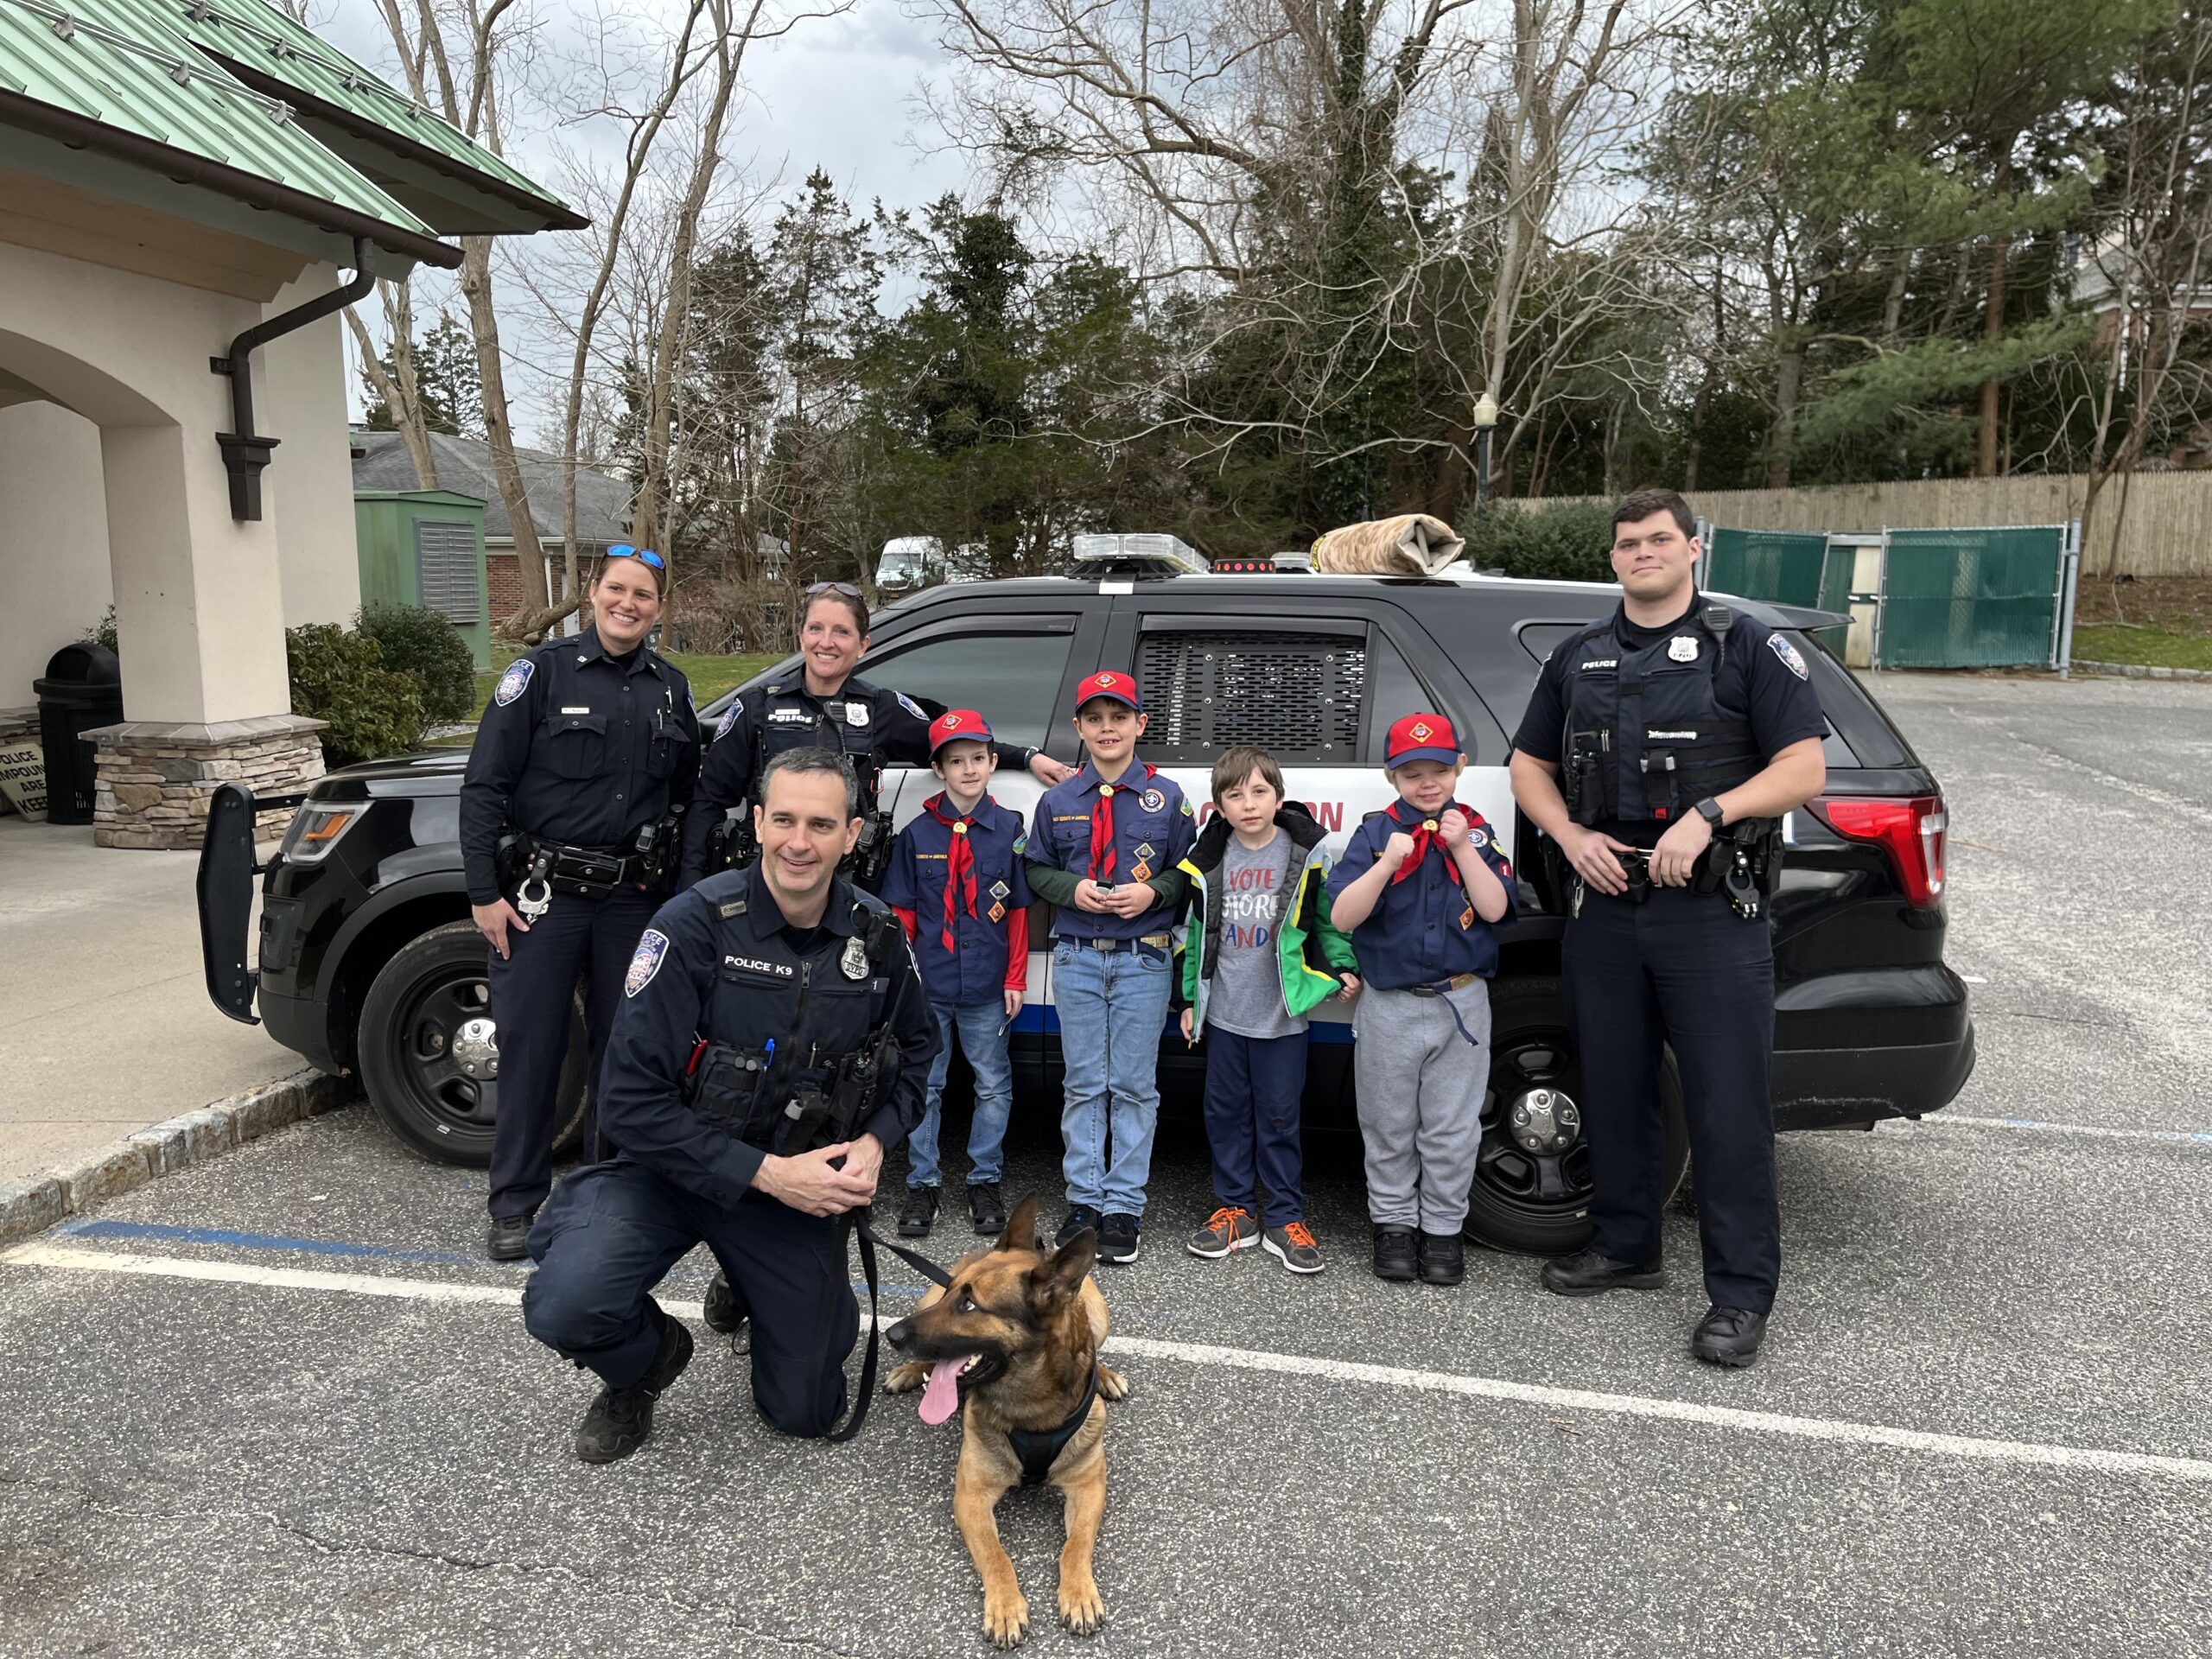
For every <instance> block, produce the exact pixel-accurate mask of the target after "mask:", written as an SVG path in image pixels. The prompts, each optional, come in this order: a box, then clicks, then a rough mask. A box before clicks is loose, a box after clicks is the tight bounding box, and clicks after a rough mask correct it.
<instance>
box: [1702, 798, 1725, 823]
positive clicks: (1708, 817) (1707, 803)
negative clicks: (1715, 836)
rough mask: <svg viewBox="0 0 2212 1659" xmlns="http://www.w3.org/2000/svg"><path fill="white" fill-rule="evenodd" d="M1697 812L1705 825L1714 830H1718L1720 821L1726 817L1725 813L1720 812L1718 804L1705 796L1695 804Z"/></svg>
mask: <svg viewBox="0 0 2212 1659" xmlns="http://www.w3.org/2000/svg"><path fill="white" fill-rule="evenodd" d="M1697 811H1698V816H1699V817H1701V818H1703V819H1704V820H1705V821H1706V822H1707V823H1709V824H1711V825H1712V826H1713V828H1714V829H1719V828H1720V823H1721V820H1722V819H1724V818H1726V817H1727V816H1728V815H1727V814H1726V812H1723V811H1722V810H1720V803H1719V801H1716V800H1714V799H1713V797H1712V796H1710V795H1708V796H1707V797H1706V798H1704V799H1703V800H1701V801H1700V802H1699V803H1698V804H1697Z"/></svg>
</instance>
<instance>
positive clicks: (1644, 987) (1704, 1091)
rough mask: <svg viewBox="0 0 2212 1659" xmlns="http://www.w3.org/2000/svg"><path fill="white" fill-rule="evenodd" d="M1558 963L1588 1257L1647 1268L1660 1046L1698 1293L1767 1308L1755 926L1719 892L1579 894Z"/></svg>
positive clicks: (1765, 954) (1762, 1042)
mask: <svg viewBox="0 0 2212 1659" xmlns="http://www.w3.org/2000/svg"><path fill="white" fill-rule="evenodd" d="M1562 968H1563V971H1564V975H1565V978H1566V982H1567V1018H1568V1020H1569V1021H1570V1023H1571V1024H1572V1025H1573V1027H1574V1032H1575V1039H1576V1047H1577V1050H1578V1052H1579V1053H1580V1058H1581V1065H1582V1096H1581V1104H1582V1122H1583V1128H1584V1132H1585V1133H1586V1135H1588V1137H1589V1141H1590V1167H1591V1173H1592V1178H1593V1179H1594V1182H1595V1184H1596V1189H1597V1190H1596V1192H1595V1193H1594V1194H1593V1195H1592V1199H1591V1204H1590V1219H1591V1220H1592V1222H1593V1223H1595V1224H1596V1225H1597V1229H1598V1236H1597V1238H1596V1240H1595V1241H1594V1243H1596V1246H1597V1248H1598V1249H1600V1250H1602V1251H1603V1252H1604V1253H1605V1255H1609V1256H1611V1257H1612V1258H1613V1259H1614V1260H1615V1261H1617V1262H1656V1261H1657V1260H1658V1259H1659V1211H1660V1206H1661V1205H1662V1204H1663V1203H1664V1202H1665V1201H1666V1194H1665V1193H1663V1192H1661V1190H1660V1182H1661V1179H1662V1173H1663V1166H1664V1163H1665V1153H1666V1124H1665V1121H1664V1117H1663V1116H1662V1108H1661V1104H1660V1098H1659V1063H1660V1045H1661V1044H1662V1042H1665V1043H1669V1044H1671V1045H1672V1046H1673V1047H1674V1050H1675V1061H1676V1063H1677V1064H1678V1065H1680V1067H1681V1077H1682V1106H1683V1110H1684V1114H1685V1116H1687V1117H1688V1121H1689V1134H1690V1160H1691V1162H1690V1169H1691V1179H1693V1180H1694V1182H1695V1183H1696V1188H1697V1220H1698V1236H1699V1239H1700V1242H1701V1243H1703V1245H1704V1249H1705V1288H1706V1294H1707V1295H1709V1296H1710V1297H1711V1298H1712V1299H1713V1301H1714V1302H1716V1303H1718V1304H1719V1305H1720V1306H1724V1307H1744V1308H1749V1309H1750V1310H1751V1312H1753V1313H1765V1312H1767V1311H1768V1310H1769V1309H1770V1307H1772V1306H1773V1305H1774V1292H1775V1286H1776V1284H1777V1282H1778V1281H1779V1280H1780V1278H1781V1274H1782V1216H1781V1207H1780V1204H1779V1201H1778V1199H1777V1197H1776V1193H1775V1178H1774V1098H1773V1093H1772V1089H1771V1075H1772V1071H1773V1066H1774V944H1773V938H1772V936H1771V934H1770V932H1769V931H1768V925H1767V923H1766V922H1765V921H1764V919H1762V920H1759V921H1757V922H1746V921H1744V920H1742V919H1740V918H1738V916H1737V914H1736V912H1734V911H1733V910H1732V909H1731V908H1730V907H1729V905H1728V900H1727V898H1726V895H1725V894H1722V893H1697V892H1694V891H1692V890H1691V889H1689V888H1687V887H1657V888H1655V889H1653V891H1652V894H1651V898H1650V900H1649V903H1646V904H1642V905H1632V904H1630V902H1629V901H1628V900H1627V899H1609V898H1607V897H1606V896H1605V894H1603V893H1599V892H1597V891H1595V890H1594V889H1593V890H1592V891H1590V892H1589V893H1586V895H1585V897H1584V899H1583V901H1582V914H1581V915H1580V917H1579V918H1576V919H1575V920H1573V921H1572V922H1570V923H1568V924H1567V942H1566V944H1565V946H1564V950H1563V962H1562Z"/></svg>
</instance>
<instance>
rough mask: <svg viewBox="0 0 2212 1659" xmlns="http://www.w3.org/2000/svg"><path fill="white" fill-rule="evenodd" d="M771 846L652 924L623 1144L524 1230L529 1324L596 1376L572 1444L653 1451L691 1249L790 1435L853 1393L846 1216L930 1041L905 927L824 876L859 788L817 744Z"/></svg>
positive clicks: (760, 1391) (627, 1076) (925, 1060)
mask: <svg viewBox="0 0 2212 1659" xmlns="http://www.w3.org/2000/svg"><path fill="white" fill-rule="evenodd" d="M754 823H755V826H756V829H757V831H758V833H759V836H760V859H759V860H758V861H756V862H755V863H753V864H752V865H751V866H749V867H747V868H745V869H742V870H732V871H728V872H726V873H724V874H719V875H715V876H710V877H709V878H708V879H707V880H704V881H702V882H700V883H699V884H698V885H697V886H696V887H692V888H690V890H689V891H688V892H686V893H683V894H682V895H681V896H679V897H678V898H677V899H673V900H671V902H670V903H669V904H667V905H665V906H662V908H661V910H660V912H659V913H658V914H657V915H656V916H655V917H654V918H653V925H652V927H651V928H649V929H648V930H646V932H645V937H644V938H643V939H641V940H640V941H639V944H638V952H637V956H636V957H635V958H634V959H633V960H632V962H631V964H630V971H629V975H628V977H627V979H626V981H625V982H624V986H623V991H624V1001H623V1004H622V1007H621V1010H620V1013H619V1014H617V1015H616V1017H615V1021H614V1031H613V1036H612V1037H611V1038H610V1039H609V1040H608V1043H607V1065H606V1070H605V1071H604V1073H603V1074H602V1076H601V1086H600V1099H599V1111H600V1121H601V1123H602V1124H603V1125H604V1126H605V1128H606V1130H607V1134H608V1135H610V1136H611V1137H612V1139H613V1141H614V1144H615V1145H616V1146H618V1147H620V1148H621V1151H620V1155H619V1156H617V1157H616V1158H615V1159H614V1160H613V1161H612V1162H611V1163H604V1164H597V1165H594V1166H591V1167H590V1168H588V1169H582V1170H578V1171H577V1172H576V1173H575V1174H573V1175H571V1176H570V1177H569V1179H567V1180H565V1181H563V1183H562V1184H561V1185H559V1186H558V1187H556V1188H555V1189H554V1192H553V1196H552V1197H551V1198H550V1199H549V1200H548V1201H547V1203H546V1205H545V1208H544V1211H543V1215H542V1216H541V1217H539V1219H538V1223H537V1227H536V1228H535V1229H534V1230H532V1231H531V1236H530V1251H531V1255H533V1256H534V1257H536V1258H537V1262H538V1269H537V1273H536V1274H533V1275H532V1276H531V1281H530V1283H529V1285H528V1287H526V1288H525V1289H524V1293H523V1318H524V1323H525V1324H526V1325H528V1326H529V1329H530V1332H531V1335H532V1336H534V1337H536V1338H538V1340H539V1341H541V1342H543V1343H545V1344H547V1345H548V1346H550V1347H551V1348H553V1349H555V1350H556V1351H558V1352H559V1353H561V1354H562V1355H563V1356H564V1357H567V1358H569V1359H571V1360H573V1361H575V1363H577V1364H578V1365H581V1366H586V1367H588V1368H589V1369H590V1370H594V1371H596V1372H598V1373H599V1376H600V1377H601V1380H602V1381H603V1382H604V1383H606V1385H607V1386H606V1387H605V1388H603V1389H601V1391H600V1393H599V1396H598V1398H597V1399H595V1400H594V1401H593V1402H592V1405H591V1409H590V1410H589V1411H588V1413H587V1414H585V1417H584V1421H583V1425H582V1427H581V1428H579V1429H578V1430H577V1432H576V1454H577V1456H579V1457H581V1458H582V1459H583V1460H584V1461H585V1462H587V1463H611V1462H613V1460H614V1459H617V1458H622V1457H626V1456H628V1455H629V1454H630V1453H631V1452H634V1451H636V1450H637V1449H638V1447H639V1446H642V1445H644V1444H645V1438H646V1436H648V1435H649V1434H651V1433H652V1421H653V1402H654V1400H655V1399H656V1398H657V1397H658V1395H660V1393H661V1392H662V1390H664V1389H666V1388H667V1387H668V1385H669V1384H670V1383H672V1382H674V1381H675V1380H676V1378H677V1376H678V1374H679V1373H681V1372H682V1371H683V1368H684V1366H685V1365H686V1364H688V1363H690V1358H691V1335H690V1332H688V1331H687V1330H685V1328H684V1327H683V1325H681V1324H680V1323H678V1322H677V1320H675V1319H671V1318H670V1317H669V1316H668V1315H667V1314H666V1313H663V1312H662V1311H661V1308H660V1306H659V1305H658V1303H656V1302H655V1301H654V1300H653V1299H652V1295H651V1294H649V1293H650V1292H651V1291H652V1288H653V1287H654V1286H656V1285H658V1283H659V1282H660V1281H661V1280H662V1278H663V1277H664V1275H665V1274H667V1272H668V1270H669V1269H670V1268H672V1267H674V1266H675V1265H676V1263H677V1262H678V1261H679V1260H680V1259H682V1257H683V1255H685V1254H686V1253H688V1252H689V1251H690V1249H692V1248H693V1247H694V1246H695V1245H696V1244H698V1243H701V1242H702V1241H703V1242H704V1243H706V1244H707V1246H708V1248H709V1249H711V1250H712V1251H713V1252H714V1255H715V1261H716V1262H718V1263H719V1264H720V1265H721V1269H722V1271H723V1273H724V1274H727V1275H728V1281H729V1283H730V1286H731V1290H732V1300H734V1302H735V1304H736V1310H737V1317H738V1318H739V1319H747V1318H749V1319H751V1321H752V1325H753V1338H752V1348H753V1401H754V1402H755V1403H756V1404H757V1405H758V1406H759V1407H760V1414H761V1415H762V1416H764V1417H766V1419H767V1420H768V1421H769V1422H770V1423H771V1424H772V1425H773V1426H774V1427H777V1428H779V1429H781V1430H782V1431H783V1432H784V1433H787V1434H798V1435H806V1436H815V1435H821V1434H826V1433H829V1429H830V1427H831V1425H832V1424H834V1423H835V1422H836V1421H837V1418H838V1416H839V1415H840V1414H842V1412H843V1410H844V1407H845V1374H844V1360H845V1357H846V1356H847V1355H848V1354H849V1353H850V1352H851V1351H852V1349H853V1344H854V1340H855V1338H856V1337H857V1335H858V1334H859V1330H860V1314H859V1310H858V1307H857V1306H856V1304H855V1301H854V1300H853V1294H852V1289H851V1281H850V1279H849V1276H848V1273H847V1269H846V1265H845V1232H846V1229H845V1226H844V1224H843V1223H842V1219H841V1218H842V1217H843V1216H844V1215H845V1214H846V1213H847V1212H849V1211H856V1210H865V1209H867V1207H868V1203H869V1201H870V1200H871V1199H872V1198H874V1196H875V1183H876V1177H877V1174H878V1173H879V1172H880V1170H881V1168H882V1166H883V1155H884V1154H885V1152H886V1151H887V1150H888V1149H889V1148H891V1147H895V1146H897V1145H898V1144H899V1142H900V1141H903V1140H904V1139H905V1138H906V1134H907V1131H908V1130H910V1129H911V1128H912V1127H913V1126H914V1125H915V1124H916V1123H917V1122H919V1121H920V1119H921V1116H922V1091H923V1085H924V1084H925V1081H926V1078H927V1076H928V1072H929V1063H930V1061H931V1058H933V1056H934V1055H935V1053H936V1050H937V1030H936V1027H935V1024H934V1022H933V1021H932V1020H931V1017H930V1010H929V1003H928V1001H927V999H926V998H925V997H924V996H923V995H922V994H921V991H920V988H919V986H918V983H916V982H915V976H914V967H913V962H912V957H910V956H909V955H908V954H907V949H906V938H905V936H904V934H903V933H902V932H901V931H900V930H899V925H898V922H897V919H896V918H894V917H893V915H892V914H891V912H890V911H889V909H888V908H887V907H886V906H884V905H883V904H882V903H881V902H880V900H878V899H874V898H872V897H871V896H869V895H868V894H867V893H861V891H859V890H858V889H857V888H855V887H853V886H852V885H851V883H849V882H848V881H847V880H844V879H843V878H842V877H841V876H839V875H838V874H836V868H837V862H838V861H839V860H840V859H842V857H843V856H844V855H846V854H847V853H848V852H849V851H850V850H851V849H852V846H853V842H854V839H855V837H856V836H858V835H859V833H860V827H861V815H860V782H859V779H857V778H856V777H855V775H854V772H853V768H852V765H851V763H850V762H849V761H848V760H845V759H844V757H843V756H842V755H836V754H832V753H829V752H828V751H827V750H824V749H792V750H787V751H786V752H785V753H782V754H779V755H777V756H776V757H775V758H774V759H773V760H771V761H769V763H768V766H767V768H766V773H765V775H764V777H763V779H762V793H761V800H760V805H758V806H757V807H756V808H755V809H754Z"/></svg>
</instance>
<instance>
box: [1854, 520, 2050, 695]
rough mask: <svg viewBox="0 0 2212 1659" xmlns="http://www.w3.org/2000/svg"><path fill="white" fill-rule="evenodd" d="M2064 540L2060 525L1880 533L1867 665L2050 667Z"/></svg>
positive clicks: (1890, 666)
mask: <svg viewBox="0 0 2212 1659" xmlns="http://www.w3.org/2000/svg"><path fill="white" fill-rule="evenodd" d="M2068 533H2069V527H2068V526H2066V525H2064V524H2024V525H2012V526H2008V527H2005V528H2002V529H1975V530H1891V531H1885V532H1883V538H1882V539H1883V544H1882V597H1881V602H1880V604H1879V606H1878V607H1877V609H1876V612H1875V617H1874V661H1875V664H1877V665H1878V667H1882V668H2005V667H2014V666H2018V665H2022V664H2035V665H2037V666H2051V667H2056V666H2058V665H2059V664H2060V663H2061V659H2062V658H2061V642H2060V638H2059V635H2060V627H2059V621H2060V609H2061V602H2062V599H2063V589H2064V585H2065V575H2066V551H2067V539H2068Z"/></svg>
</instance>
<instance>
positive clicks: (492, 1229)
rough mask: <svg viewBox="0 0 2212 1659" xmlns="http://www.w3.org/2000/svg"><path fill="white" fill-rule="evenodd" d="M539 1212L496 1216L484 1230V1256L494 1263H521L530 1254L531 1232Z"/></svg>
mask: <svg viewBox="0 0 2212 1659" xmlns="http://www.w3.org/2000/svg"><path fill="white" fill-rule="evenodd" d="M536 1222H537V1211H535V1210H532V1211H530V1212H529V1214H527V1215H521V1216H494V1217H492V1224H491V1225H490V1226H488V1227H486V1229H485V1230H484V1254H485V1255H488V1256H490V1257H491V1258H492V1259H493V1261H494V1262H519V1261H521V1260H522V1259H523V1257H524V1256H526V1255H529V1254H530V1230H531V1226H532V1224H535V1223H536Z"/></svg>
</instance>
